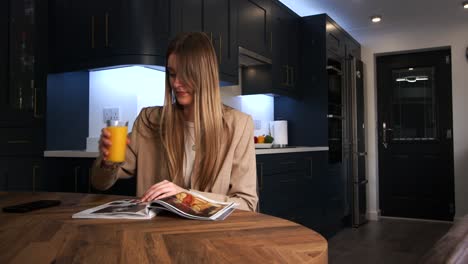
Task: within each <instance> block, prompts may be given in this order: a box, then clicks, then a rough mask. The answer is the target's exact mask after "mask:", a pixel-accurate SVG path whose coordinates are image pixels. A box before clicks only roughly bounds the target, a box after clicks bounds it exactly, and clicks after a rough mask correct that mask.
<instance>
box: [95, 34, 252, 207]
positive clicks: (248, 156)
mask: <svg viewBox="0 0 468 264" xmlns="http://www.w3.org/2000/svg"><path fill="white" fill-rule="evenodd" d="M166 58H167V64H166V65H167V66H166V90H165V101H164V106H163V107H148V108H144V109H143V110H142V111H141V112H140V114H139V116H138V117H137V119H136V120H135V123H134V126H133V129H132V132H131V133H130V134H129V142H128V147H127V152H126V161H125V162H124V163H123V164H121V165H116V164H111V163H108V162H107V161H106V158H107V156H108V154H109V153H108V149H109V146H110V140H109V138H110V133H109V132H108V131H107V130H106V129H103V130H102V134H101V139H100V142H99V150H100V157H99V158H98V159H97V160H96V162H95V165H94V166H93V175H92V183H93V186H94V187H96V188H97V189H101V190H105V189H108V188H110V187H111V186H112V185H113V184H114V183H115V181H116V180H117V179H119V178H129V177H135V176H136V177H137V195H138V196H140V197H141V198H140V199H141V200H142V201H151V200H154V199H161V198H164V197H167V196H171V195H174V194H176V193H179V192H181V191H184V190H190V191H194V192H198V193H200V194H202V195H204V196H206V197H208V198H211V199H214V200H218V201H232V202H236V203H238V204H239V207H238V208H240V209H244V210H251V211H253V210H255V208H256V206H257V200H258V198H257V188H256V186H257V182H256V164H255V148H254V142H253V121H252V118H251V117H250V116H249V115H246V114H244V113H241V112H239V111H237V110H235V109H232V108H230V107H227V106H224V105H223V104H222V103H221V99H220V94H219V89H220V88H219V79H218V78H219V77H218V64H217V60H216V55H215V51H214V49H213V46H212V45H211V42H210V39H209V38H208V37H207V36H206V35H205V34H204V33H184V34H180V35H179V36H177V37H176V38H175V39H174V40H173V41H172V42H171V43H170V45H169V48H168V51H167V54H166Z"/></svg>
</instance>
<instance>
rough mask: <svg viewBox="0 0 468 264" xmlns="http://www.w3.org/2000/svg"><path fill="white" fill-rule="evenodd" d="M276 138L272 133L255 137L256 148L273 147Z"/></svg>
mask: <svg viewBox="0 0 468 264" xmlns="http://www.w3.org/2000/svg"><path fill="white" fill-rule="evenodd" d="M273 140H274V138H273V137H272V136H270V135H261V136H255V137H254V143H255V148H271V146H273Z"/></svg>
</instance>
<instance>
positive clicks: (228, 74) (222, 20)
mask: <svg viewBox="0 0 468 264" xmlns="http://www.w3.org/2000/svg"><path fill="white" fill-rule="evenodd" d="M174 14H175V15H174V16H173V17H172V26H173V28H174V29H175V31H176V32H190V31H203V32H205V33H206V34H207V35H208V36H209V37H210V39H211V43H212V44H213V47H214V49H215V52H216V56H217V58H218V64H219V72H220V79H221V81H224V82H228V83H237V82H238V51H237V3H236V1H234V0H196V1H193V0H181V1H174Z"/></svg>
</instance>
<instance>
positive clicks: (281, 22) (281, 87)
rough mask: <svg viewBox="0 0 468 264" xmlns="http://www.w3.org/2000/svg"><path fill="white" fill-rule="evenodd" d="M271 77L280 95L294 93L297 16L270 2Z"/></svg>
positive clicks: (291, 94) (296, 70) (278, 4)
mask: <svg viewBox="0 0 468 264" xmlns="http://www.w3.org/2000/svg"><path fill="white" fill-rule="evenodd" d="M272 28H273V31H272V40H273V48H272V61H273V65H272V78H273V82H272V85H273V89H275V90H278V92H276V93H277V94H280V95H290V96H293V95H295V94H296V82H297V73H298V67H297V53H298V52H297V50H298V47H299V45H298V40H297V39H298V30H299V17H298V16H297V15H296V14H294V13H292V12H291V11H290V10H289V9H288V8H287V7H285V6H283V5H282V4H280V3H276V2H273V3H272Z"/></svg>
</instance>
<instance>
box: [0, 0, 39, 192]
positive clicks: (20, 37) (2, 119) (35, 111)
mask: <svg viewBox="0 0 468 264" xmlns="http://www.w3.org/2000/svg"><path fill="white" fill-rule="evenodd" d="M47 7H48V6H47V2H46V1H39V0H35V1H34V0H32V1H31V0H14V1H13V0H10V1H1V3H0V9H1V11H0V16H1V18H0V34H1V36H2V41H1V44H0V59H1V60H2V65H1V66H0V138H1V139H0V166H1V167H2V168H1V170H0V174H1V175H0V187H1V188H2V189H3V190H17V191H33V190H39V189H40V188H41V186H42V179H43V173H42V171H43V166H42V160H43V159H42V151H43V150H44V110H45V91H46V74H47V65H48V53H47V50H48V49H47V44H48V42H47V41H48V39H47V36H48V30H47V29H48V27H47V21H48V8H47Z"/></svg>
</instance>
